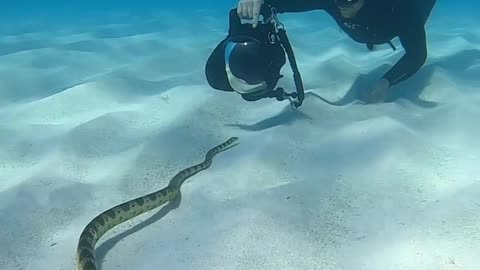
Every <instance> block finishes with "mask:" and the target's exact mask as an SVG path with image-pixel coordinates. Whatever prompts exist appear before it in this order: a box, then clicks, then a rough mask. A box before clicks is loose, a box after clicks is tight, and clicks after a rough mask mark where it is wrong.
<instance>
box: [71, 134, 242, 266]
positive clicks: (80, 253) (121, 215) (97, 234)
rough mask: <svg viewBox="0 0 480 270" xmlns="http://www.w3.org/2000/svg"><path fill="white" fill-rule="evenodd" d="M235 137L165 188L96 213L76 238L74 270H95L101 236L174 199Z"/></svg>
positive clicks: (176, 177) (235, 139) (208, 153)
mask: <svg viewBox="0 0 480 270" xmlns="http://www.w3.org/2000/svg"><path fill="white" fill-rule="evenodd" d="M237 140H238V138H237V137H231V138H230V139H228V140H227V141H225V142H224V143H222V144H220V145H217V146H215V147H214V148H212V149H210V150H209V151H208V152H207V154H206V155H205V159H204V161H203V162H202V163H199V164H196V165H194V166H191V167H188V168H186V169H183V170H181V171H180V172H178V173H177V174H176V175H175V176H174V177H173V178H172V179H171V180H170V182H169V183H168V186H166V187H165V188H163V189H161V190H158V191H155V192H152V193H150V194H147V195H145V196H141V197H138V198H136V199H132V200H130V201H127V202H125V203H122V204H119V205H117V206H114V207H112V208H110V209H108V210H106V211H104V212H102V213H101V214H99V215H98V216H96V217H95V218H94V219H93V220H92V221H90V223H88V225H87V226H86V227H85V228H84V229H83V231H82V233H81V235H80V238H79V240H78V246H77V269H78V270H97V263H96V261H95V244H96V243H97V241H98V240H99V239H100V238H101V237H102V235H104V234H105V233H106V232H107V231H108V230H110V229H111V228H113V227H115V226H116V225H118V224H120V223H123V222H124V221H127V220H129V219H132V218H134V217H136V216H138V215H140V214H143V213H145V212H147V211H150V210H152V209H154V208H157V207H159V206H161V205H163V204H164V203H166V202H168V201H171V200H173V199H175V198H176V197H177V195H178V194H180V187H181V185H182V184H183V182H184V181H185V180H186V179H187V178H189V177H191V176H193V175H194V174H196V173H198V172H200V171H203V170H205V169H207V168H208V167H210V165H211V164H212V159H213V157H214V156H215V155H216V154H218V153H220V152H222V151H224V150H226V149H228V148H230V147H232V146H234V145H236V144H234V143H235V142H236V141H237Z"/></svg>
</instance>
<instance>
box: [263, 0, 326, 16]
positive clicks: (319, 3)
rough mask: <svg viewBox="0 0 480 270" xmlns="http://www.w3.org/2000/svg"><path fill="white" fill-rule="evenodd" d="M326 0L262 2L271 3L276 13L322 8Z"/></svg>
mask: <svg viewBox="0 0 480 270" xmlns="http://www.w3.org/2000/svg"><path fill="white" fill-rule="evenodd" d="M328 2H329V1H328V0H265V2H264V4H267V5H271V6H272V7H274V8H275V9H276V10H277V12H278V13H284V12H304V11H311V10H316V9H324V8H326V7H327V5H328Z"/></svg>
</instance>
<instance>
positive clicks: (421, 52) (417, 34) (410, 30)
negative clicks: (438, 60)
mask: <svg viewBox="0 0 480 270" xmlns="http://www.w3.org/2000/svg"><path fill="white" fill-rule="evenodd" d="M399 38H400V42H401V43H402V46H403V48H404V49H405V55H404V56H403V57H402V58H401V59H400V60H399V61H398V62H397V63H396V64H395V65H394V66H393V67H392V68H391V69H390V70H389V71H388V72H387V73H386V74H385V75H384V76H383V77H384V78H385V79H387V80H388V81H389V82H390V85H395V84H397V83H399V82H402V81H404V80H406V79H408V78H410V77H411V76H412V75H413V74H415V73H416V72H417V71H418V70H419V69H420V68H421V67H422V66H423V64H424V63H425V61H426V59H427V42H426V37H425V26H424V24H423V23H421V22H420V21H416V22H415V23H411V24H410V25H409V26H406V27H405V30H404V31H403V33H401V34H400V35H399Z"/></svg>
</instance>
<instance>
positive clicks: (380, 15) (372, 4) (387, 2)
mask: <svg viewBox="0 0 480 270" xmlns="http://www.w3.org/2000/svg"><path fill="white" fill-rule="evenodd" d="M395 2H397V1H396V0H369V1H367V2H366V4H365V6H363V7H362V9H361V10H360V11H359V12H358V14H357V15H356V16H355V17H353V18H351V19H347V18H344V17H342V15H341V14H340V11H339V10H338V9H337V8H332V9H327V10H326V11H327V12H328V13H329V14H330V15H331V16H332V17H333V18H334V19H335V21H336V22H337V24H338V25H339V26H340V27H341V28H342V30H343V31H345V33H346V34H347V35H348V36H350V37H351V38H352V39H353V40H355V41H357V42H360V43H371V44H383V43H386V42H388V41H390V40H392V39H393V38H395V37H396V36H398V35H399V33H400V30H401V27H402V20H408V18H401V16H400V15H401V14H400V11H399V7H398V6H397V5H395Z"/></svg>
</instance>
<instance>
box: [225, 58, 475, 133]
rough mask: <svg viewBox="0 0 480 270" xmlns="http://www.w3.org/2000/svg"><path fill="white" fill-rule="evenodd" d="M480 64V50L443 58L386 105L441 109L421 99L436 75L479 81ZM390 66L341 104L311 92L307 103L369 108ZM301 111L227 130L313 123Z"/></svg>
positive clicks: (359, 83)
mask: <svg viewBox="0 0 480 270" xmlns="http://www.w3.org/2000/svg"><path fill="white" fill-rule="evenodd" d="M479 61H480V50H476V49H472V50H464V51H461V52H459V53H457V54H454V55H450V56H446V57H443V58H440V59H438V60H436V61H432V62H431V63H430V64H427V65H425V66H424V67H423V68H422V69H420V70H419V71H418V72H417V73H416V74H415V75H414V76H412V77H411V78H409V79H408V80H406V81H404V82H402V83H400V84H398V85H396V86H394V87H392V88H391V91H390V92H389V93H388V94H387V96H386V97H385V102H386V103H388V102H394V101H396V100H398V99H406V100H409V101H410V102H412V103H413V104H415V105H417V106H419V107H422V108H427V109H429V108H434V107H436V106H437V105H438V103H436V102H431V101H427V100H423V99H421V98H420V96H421V94H422V92H423V91H424V89H425V87H426V86H428V85H429V84H430V81H431V79H432V75H433V74H434V72H435V71H436V70H438V69H441V70H445V71H447V73H448V74H449V75H451V76H452V77H457V78H460V79H462V80H465V79H468V80H479V78H478V74H477V73H478V70H477V72H475V69H472V66H474V65H476V64H477V63H478V62H479ZM388 68H389V66H388V65H382V66H380V67H378V68H376V69H375V70H373V71H372V72H370V73H368V74H361V75H359V76H358V77H357V78H356V79H355V82H354V83H353V85H352V87H351V88H350V90H348V91H347V93H346V94H345V95H344V96H343V97H342V98H341V99H339V100H337V101H329V100H327V99H325V98H323V97H321V96H320V95H319V94H317V93H313V92H309V93H306V94H305V99H308V98H310V97H314V98H317V99H320V100H322V101H323V102H325V103H327V104H329V105H332V106H345V105H350V104H352V103H355V102H358V103H359V104H365V105H368V104H369V103H368V102H367V99H366V96H367V94H368V92H365V89H369V88H371V87H372V85H373V84H374V83H375V82H376V81H377V80H378V78H380V77H381V76H382V75H383V74H384V72H385V71H386V70H388ZM301 109H302V108H300V109H299V110H296V111H292V110H291V109H290V107H288V106H287V107H286V108H285V109H284V110H282V112H280V113H279V114H277V115H275V116H272V117H269V118H266V119H264V120H261V121H259V122H257V123H255V124H250V125H247V124H230V125H227V126H230V127H237V128H240V129H242V130H247V131H260V130H265V129H268V128H272V127H275V126H281V125H291V124H292V123H293V122H294V121H296V120H299V119H311V117H310V116H308V115H306V114H305V113H302V112H301Z"/></svg>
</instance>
